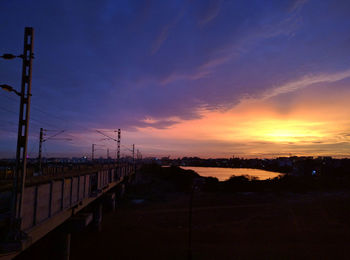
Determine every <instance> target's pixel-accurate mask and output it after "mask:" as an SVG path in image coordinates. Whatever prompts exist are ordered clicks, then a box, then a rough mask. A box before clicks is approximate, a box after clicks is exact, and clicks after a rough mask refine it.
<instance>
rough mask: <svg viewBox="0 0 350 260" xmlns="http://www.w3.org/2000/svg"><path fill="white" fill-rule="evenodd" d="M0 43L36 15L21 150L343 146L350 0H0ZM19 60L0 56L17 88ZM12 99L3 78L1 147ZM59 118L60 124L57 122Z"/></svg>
mask: <svg viewBox="0 0 350 260" xmlns="http://www.w3.org/2000/svg"><path fill="white" fill-rule="evenodd" d="M0 13H1V15H0V35H1V41H0V54H2V53H9V52H10V53H15V54H19V53H21V52H22V48H23V32H24V27H25V26H31V27H34V29H35V42H34V50H35V51H34V52H35V60H34V63H33V81H32V94H33V96H32V109H31V121H30V124H31V126H30V133H29V135H30V137H29V145H28V154H29V157H32V158H34V157H36V156H37V152H38V137H39V128H40V127H43V128H45V129H48V130H53V131H50V132H47V133H48V136H50V135H51V134H54V133H56V132H57V131H60V130H65V132H64V133H63V134H61V135H60V137H61V138H71V139H72V141H54V140H48V141H47V142H45V145H44V146H45V147H44V156H66V157H71V156H83V155H87V156H90V153H91V144H92V143H95V144H101V146H99V150H98V151H97V152H96V153H97V156H106V149H107V147H108V148H110V150H111V152H110V153H111V155H114V150H115V148H116V144H115V142H112V141H107V140H102V139H103V138H104V137H103V136H102V135H100V134H98V133H97V132H96V130H100V131H103V132H104V133H106V134H107V135H111V136H113V137H115V133H114V132H113V130H115V129H118V128H121V129H122V144H123V147H122V154H124V155H130V151H129V150H128V148H131V144H133V143H135V145H136V148H137V149H139V150H140V151H141V152H142V154H143V156H144V157H145V156H168V155H170V156H171V157H172V158H174V157H183V156H200V157H205V158H207V157H231V156H232V155H234V156H237V157H249V158H252V157H259V158H265V157H268V158H270V157H278V156H289V155H311V156H319V155H330V156H335V157H349V156H350V19H349V14H350V2H349V1H347V0H344V1H341V0H322V1H320V0H275V1H267V0H264V1H261V0H257V1H253V0H252V1H246V0H242V1H239V0H222V1H220V0H205V1H204V0H193V1H190V0H182V1H180V0H178V1H175V0H174V1H164V0H159V1H156V0H154V1H153V0H132V1H130V0H129V1H126V0H125V1H124V0H123V1H122V0H120V1H116V0H106V1H103V0H102V1H87V0H84V1H68V0H62V1H47V0H35V1H34V0H33V1H19V0H11V1H10V0H3V1H1V2H0ZM20 75H21V61H20V60H11V61H5V60H0V84H5V83H6V84H9V85H12V86H13V87H15V88H16V89H18V90H19V89H20ZM18 110H19V99H18V97H17V96H15V95H13V93H7V92H5V91H1V92H0V157H1V158H5V157H6V158H8V157H11V158H13V157H14V156H15V149H16V138H17V121H18ZM55 131H56V132H55Z"/></svg>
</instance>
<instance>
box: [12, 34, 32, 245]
mask: <svg viewBox="0 0 350 260" xmlns="http://www.w3.org/2000/svg"><path fill="white" fill-rule="evenodd" d="M33 41H34V29H33V28H31V27H26V28H25V30H24V50H23V55H22V59H23V65H22V83H21V103H20V109H19V120H18V137H17V151H16V171H15V176H14V181H13V194H12V195H13V202H12V220H13V221H12V223H13V224H14V228H15V230H16V231H15V233H16V234H19V233H20V231H21V217H22V203H23V193H24V186H25V179H26V168H27V143H28V128H29V111H30V98H31V87H32V86H31V81H32V61H33ZM15 236H16V237H15V239H19V238H20V237H18V236H17V235H15Z"/></svg>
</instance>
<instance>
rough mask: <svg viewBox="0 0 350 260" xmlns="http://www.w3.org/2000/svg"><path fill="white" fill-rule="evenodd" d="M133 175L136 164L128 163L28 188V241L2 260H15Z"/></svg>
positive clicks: (25, 224)
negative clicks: (17, 255)
mask: <svg viewBox="0 0 350 260" xmlns="http://www.w3.org/2000/svg"><path fill="white" fill-rule="evenodd" d="M133 173H134V167H133V165H130V164H128V165H123V166H120V167H110V168H105V169H100V170H97V171H94V172H89V173H86V172H85V173H80V174H75V175H74V174H73V175H71V176H65V177H63V178H60V179H51V180H50V181H49V182H46V183H37V184H33V185H32V186H29V187H26V188H25V191H24V196H23V209H22V219H21V220H22V221H21V230H22V231H23V232H24V233H25V234H26V235H27V236H28V238H27V239H26V240H24V241H21V244H20V248H19V249H18V251H16V252H12V253H11V254H10V255H9V254H3V255H1V254H0V259H1V260H2V259H5V257H6V259H10V258H13V257H14V256H15V255H16V254H18V253H20V252H21V251H23V250H25V249H26V248H28V247H29V246H30V245H31V244H33V243H34V242H36V241H37V240H39V239H40V238H42V237H43V236H45V235H46V234H47V233H48V232H50V231H51V230H53V229H54V228H56V227H58V226H59V225H61V224H62V223H63V222H65V221H66V220H68V219H69V218H70V217H72V216H74V215H75V214H76V213H77V212H79V211H80V210H82V209H83V208H85V207H86V206H87V205H88V204H90V203H91V202H92V201H94V200H96V199H98V198H99V197H101V196H102V195H103V194H106V193H107V192H108V191H109V190H111V189H112V188H114V187H116V186H117V185H118V184H119V183H121V182H122V181H123V180H124V179H125V178H128V177H129V176H130V175H132V174H133ZM9 257H10V258H9Z"/></svg>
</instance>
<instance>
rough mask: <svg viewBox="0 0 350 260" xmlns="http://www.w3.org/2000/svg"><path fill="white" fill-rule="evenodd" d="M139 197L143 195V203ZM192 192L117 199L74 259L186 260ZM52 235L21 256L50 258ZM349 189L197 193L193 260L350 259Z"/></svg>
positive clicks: (78, 245) (77, 238)
mask: <svg viewBox="0 0 350 260" xmlns="http://www.w3.org/2000/svg"><path fill="white" fill-rule="evenodd" d="M138 202H140V201H138ZM188 208H189V194H185V193H176V194H172V195H170V196H168V197H164V199H163V200H161V201H144V202H142V203H132V201H130V200H127V201H124V202H123V203H121V204H120V206H119V208H118V210H117V212H116V213H107V212H106V213H105V214H104V219H103V222H102V231H101V232H97V231H96V230H93V229H92V228H88V229H86V230H84V231H83V232H79V233H74V234H72V243H71V259H73V260H75V259H188V221H189V211H188ZM54 241H55V239H54V237H53V236H51V238H50V236H48V237H47V238H44V239H42V240H41V241H39V242H38V243H36V244H35V245H34V246H33V247H32V248H30V249H29V250H27V251H26V252H24V253H22V254H21V255H20V256H19V257H18V258H16V259H38V260H39V259H52V256H50V253H51V255H52V251H51V250H50V246H52V243H55V242H54ZM349 245H350V193H349V192H342V191H339V192H313V193H278V194H276V193H202V192H195V194H194V200H193V218H192V259H349V258H350V246H349Z"/></svg>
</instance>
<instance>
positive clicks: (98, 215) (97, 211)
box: [93, 203, 102, 231]
mask: <svg viewBox="0 0 350 260" xmlns="http://www.w3.org/2000/svg"><path fill="white" fill-rule="evenodd" d="M93 225H94V226H95V228H96V229H97V231H101V228H102V226H101V225H102V204H101V203H98V204H97V205H96V206H95V208H94V213H93Z"/></svg>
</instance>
